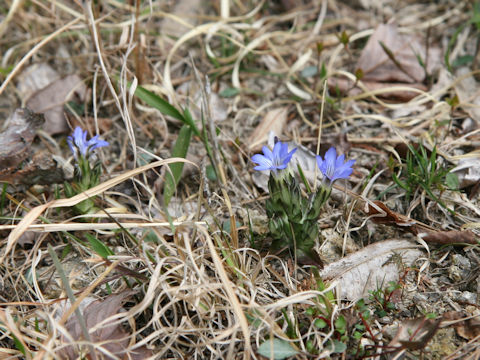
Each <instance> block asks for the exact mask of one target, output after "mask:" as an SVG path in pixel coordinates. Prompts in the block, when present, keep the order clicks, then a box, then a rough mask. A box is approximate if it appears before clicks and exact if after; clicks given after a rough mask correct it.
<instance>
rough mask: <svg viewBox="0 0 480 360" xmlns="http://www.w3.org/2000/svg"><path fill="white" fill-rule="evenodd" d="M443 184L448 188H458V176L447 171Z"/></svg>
mask: <svg viewBox="0 0 480 360" xmlns="http://www.w3.org/2000/svg"><path fill="white" fill-rule="evenodd" d="M445 184H447V186H448V188H449V189H450V190H458V186H459V185H460V183H459V181H458V176H457V174H455V173H450V172H449V173H448V174H447V175H446V176H445Z"/></svg>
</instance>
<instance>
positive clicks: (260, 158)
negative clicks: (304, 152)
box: [252, 141, 297, 172]
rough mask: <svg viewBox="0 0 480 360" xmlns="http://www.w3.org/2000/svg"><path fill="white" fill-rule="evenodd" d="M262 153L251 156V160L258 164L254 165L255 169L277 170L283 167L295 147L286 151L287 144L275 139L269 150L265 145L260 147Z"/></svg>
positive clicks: (290, 157)
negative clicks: (271, 148)
mask: <svg viewBox="0 0 480 360" xmlns="http://www.w3.org/2000/svg"><path fill="white" fill-rule="evenodd" d="M262 151H263V155H261V154H255V155H253V156H252V161H253V162H254V163H257V164H258V165H257V166H255V167H254V169H255V170H259V171H261V170H273V171H274V172H276V171H277V170H282V169H285V168H286V167H287V165H288V163H289V161H290V160H291V159H292V155H293V154H294V153H295V151H297V148H295V149H293V150H292V151H290V152H288V144H287V143H282V142H281V141H277V142H276V143H275V145H274V146H273V151H271V150H270V149H269V148H268V147H267V146H264V147H262Z"/></svg>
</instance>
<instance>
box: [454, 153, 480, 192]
mask: <svg viewBox="0 0 480 360" xmlns="http://www.w3.org/2000/svg"><path fill="white" fill-rule="evenodd" d="M450 172H455V173H456V174H457V176H458V182H459V188H460V189H463V188H465V187H467V186H470V185H473V184H476V183H478V182H479V181H480V159H479V158H465V159H460V161H459V162H458V165H457V166H455V167H454V168H453V169H452V170H450Z"/></svg>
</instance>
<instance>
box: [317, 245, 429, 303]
mask: <svg viewBox="0 0 480 360" xmlns="http://www.w3.org/2000/svg"><path fill="white" fill-rule="evenodd" d="M418 248H419V246H418V245H415V244H414V243H412V242H410V241H407V240H401V239H399V240H386V241H382V242H379V243H375V244H372V245H368V246H367V247H365V248H363V249H361V250H359V251H357V252H355V253H353V254H350V255H348V256H346V257H344V258H343V259H341V260H338V261H336V262H334V263H331V264H329V265H327V266H326V267H325V268H324V269H323V270H322V271H321V272H320V275H321V276H322V278H323V279H325V280H329V281H337V282H338V286H339V290H340V293H339V294H340V296H341V298H343V299H348V300H350V301H355V300H358V299H360V298H363V297H365V295H367V294H368V291H369V290H375V289H378V288H379V287H381V286H382V284H383V285H386V284H387V283H388V282H389V281H398V279H399V272H400V271H402V269H401V267H403V265H405V266H410V265H411V264H412V263H413V262H414V261H415V260H416V259H417V258H419V257H420V256H422V254H423V253H422V252H421V251H420V250H419V249H418Z"/></svg>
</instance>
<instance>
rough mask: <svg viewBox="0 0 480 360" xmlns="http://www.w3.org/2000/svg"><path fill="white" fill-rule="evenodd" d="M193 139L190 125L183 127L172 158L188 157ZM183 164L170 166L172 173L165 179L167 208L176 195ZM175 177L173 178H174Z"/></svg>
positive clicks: (164, 195) (164, 196)
mask: <svg viewBox="0 0 480 360" xmlns="http://www.w3.org/2000/svg"><path fill="white" fill-rule="evenodd" d="M191 137H192V129H191V127H190V126H188V125H183V126H182V128H181V129H180V132H179V133H178V138H177V141H176V142H175V146H174V147H173V150H172V157H181V158H185V157H186V156H187V151H188V147H189V146H190V139H191ZM183 165H184V163H183V162H178V163H173V164H169V165H168V166H169V167H170V171H171V172H170V171H167V174H166V179H165V189H164V191H163V198H164V201H165V206H168V203H169V202H170V199H171V198H172V195H173V194H174V193H175V189H176V188H177V185H178V182H179V181H180V176H181V175H182V171H183ZM172 175H173V177H172Z"/></svg>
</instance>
